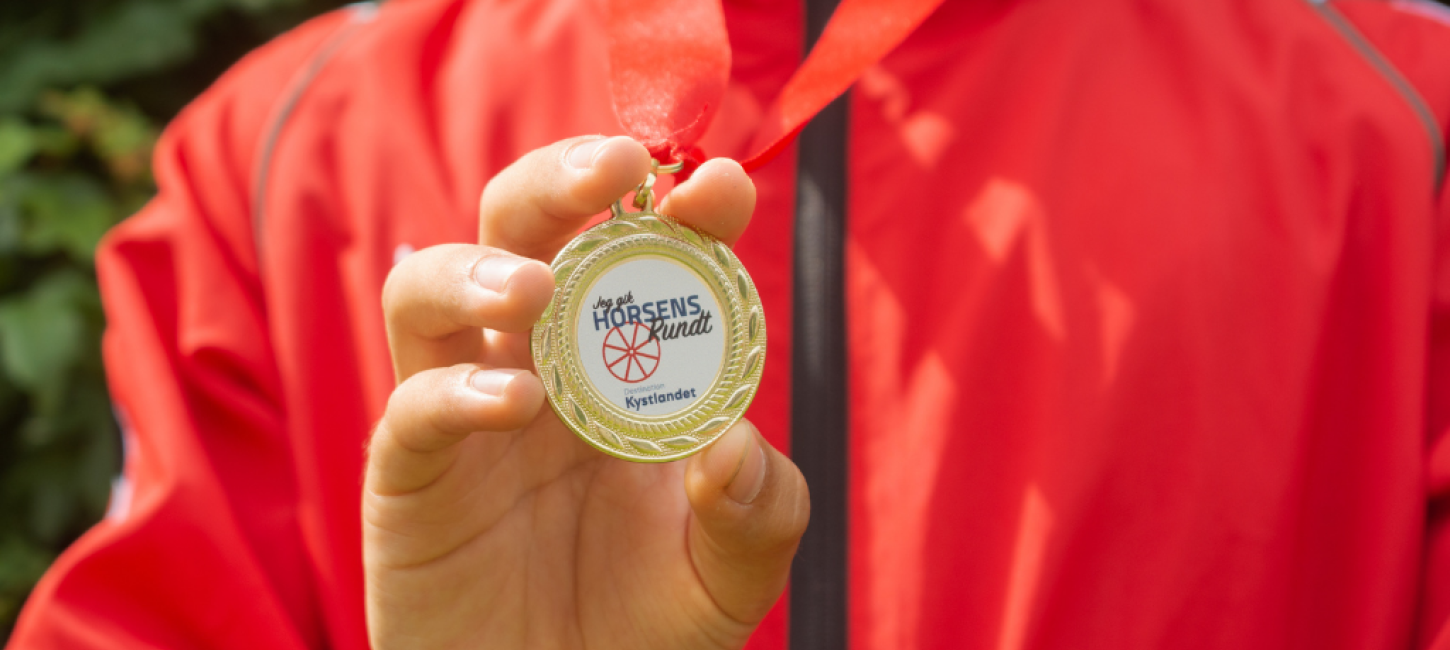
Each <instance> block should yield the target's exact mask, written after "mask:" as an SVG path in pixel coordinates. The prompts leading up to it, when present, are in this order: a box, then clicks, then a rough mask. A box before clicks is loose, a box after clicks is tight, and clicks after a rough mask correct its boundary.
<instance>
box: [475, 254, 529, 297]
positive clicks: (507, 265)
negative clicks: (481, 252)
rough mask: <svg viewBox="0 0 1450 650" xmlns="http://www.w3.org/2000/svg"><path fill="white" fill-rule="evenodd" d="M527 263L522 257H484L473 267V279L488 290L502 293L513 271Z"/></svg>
mask: <svg viewBox="0 0 1450 650" xmlns="http://www.w3.org/2000/svg"><path fill="white" fill-rule="evenodd" d="M528 263H529V260H527V259H524V258H522V257H508V256H503V255H500V256H495V257H486V258H484V259H482V260H479V262H478V266H475V267H473V280H474V281H475V282H477V283H478V284H479V285H480V286H482V287H483V288H485V289H488V290H489V291H492V292H494V293H503V288H504V287H505V286H506V285H508V282H509V278H510V277H512V276H513V274H514V271H517V270H519V267H521V266H523V265H525V264H528Z"/></svg>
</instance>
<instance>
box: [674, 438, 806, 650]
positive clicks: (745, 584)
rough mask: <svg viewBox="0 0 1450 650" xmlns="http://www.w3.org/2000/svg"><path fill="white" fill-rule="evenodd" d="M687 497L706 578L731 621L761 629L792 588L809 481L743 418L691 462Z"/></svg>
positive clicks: (693, 544) (694, 545)
mask: <svg viewBox="0 0 1450 650" xmlns="http://www.w3.org/2000/svg"><path fill="white" fill-rule="evenodd" d="M685 492H686V494H687V495H688V497H689V499H690V506H691V508H692V509H693V510H694V515H695V516H694V517H693V518H692V519H691V522H690V532H689V547H690V557H691V559H692V560H693V561H694V563H695V570H696V571H697V572H698V574H699V576H700V581H701V582H703V583H704V586H705V589H706V591H708V592H709V593H710V596H711V597H712V598H714V600H715V603H716V604H717V605H719V607H720V609H721V610H723V612H724V613H725V614H726V615H727V616H729V617H730V618H732V619H734V620H736V621H738V622H741V623H745V624H748V625H751V626H754V625H755V624H757V623H759V622H760V620H761V619H763V618H765V614H766V612H768V611H770V608H771V606H772V605H774V604H775V601H776V600H777V599H779V598H780V594H781V592H782V591H784V590H785V584H786V580H787V579H788V578H789V577H790V563H791V559H792V558H794V557H795V550H796V545H797V544H799V543H800V539H801V534H802V533H804V532H805V530H806V522H807V521H809V520H810V511H811V502H810V493H809V491H808V490H807V488H806V481H805V478H804V477H802V476H801V473H800V470H798V469H796V466H795V463H792V462H791V461H790V459H789V458H786V457H785V455H784V454H782V453H780V452H778V451H776V450H775V448H774V447H771V446H770V444H769V443H767V442H766V441H765V439H764V438H762V437H761V436H760V433H759V432H758V431H756V429H755V426H754V425H752V424H750V423H749V422H747V421H745V420H741V421H740V422H738V423H736V424H735V426H733V427H731V428H730V430H729V431H727V432H725V435H722V436H720V439H719V440H716V441H715V443H714V444H713V445H711V446H710V448H709V449H706V450H705V452H704V453H702V454H699V455H697V456H695V457H693V458H691V459H690V461H689V465H688V466H687V467H686V469H685Z"/></svg>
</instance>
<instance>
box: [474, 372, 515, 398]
mask: <svg viewBox="0 0 1450 650" xmlns="http://www.w3.org/2000/svg"><path fill="white" fill-rule="evenodd" d="M522 372H523V371H522V370H512V371H510V370H480V371H478V372H475V373H473V376H472V377H469V378H468V385H469V386H472V387H473V389H474V390H476V391H478V392H480V393H483V394H484V395H492V396H494V397H498V396H500V395H503V391H504V389H505V388H508V385H509V382H511V381H513V380H514V377H517V376H519V374H520V373H522Z"/></svg>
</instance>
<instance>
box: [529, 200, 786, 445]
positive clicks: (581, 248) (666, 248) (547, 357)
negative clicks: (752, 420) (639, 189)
mask: <svg viewBox="0 0 1450 650" xmlns="http://www.w3.org/2000/svg"><path fill="white" fill-rule="evenodd" d="M659 235H663V237H659ZM631 248H638V249H641V251H640V252H646V253H647V252H655V253H658V254H663V255H666V256H668V257H672V258H675V259H677V260H681V258H685V259H689V260H692V261H693V262H694V264H693V265H691V266H693V267H696V271H697V272H699V270H701V269H702V268H703V269H704V270H705V271H706V272H705V273H702V274H701V275H703V276H705V277H704V278H702V279H704V280H705V282H706V285H707V286H708V287H710V288H711V289H712V290H714V291H715V293H716V294H717V299H718V300H719V302H720V304H721V307H722V308H723V309H724V310H725V311H726V312H727V313H728V316H729V319H728V322H729V323H730V339H729V341H728V342H727V344H726V351H725V358H726V360H727V361H726V364H725V368H724V369H723V370H722V372H721V373H720V376H719V377H718V379H717V381H716V382H715V384H714V386H713V387H712V388H711V390H710V392H709V393H708V394H707V395H706V396H705V397H704V398H702V399H701V400H700V401H698V402H696V403H695V404H694V405H693V406H691V407H690V408H688V409H686V410H685V411H683V412H681V413H680V414H679V415H677V416H675V417H672V418H663V419H651V420H649V421H640V420H638V419H630V418H629V417H628V413H627V412H625V411H623V410H622V409H620V408H618V407H617V406H614V405H612V404H609V403H607V401H606V400H604V399H602V398H601V397H599V396H598V394H597V393H595V392H594V391H593V390H592V389H591V388H590V385H591V384H590V382H589V380H588V379H587V378H586V377H585V375H584V373H583V370H582V365H581V364H580V363H579V359H578V355H579V352H580V351H579V350H578V349H576V346H575V345H561V344H560V340H559V339H560V338H561V337H566V336H571V335H572V334H573V329H572V327H573V325H574V324H573V323H571V322H568V319H569V317H570V315H572V314H573V313H574V312H573V311H572V310H568V309H565V307H566V306H567V305H569V304H570V302H571V301H575V300H578V299H579V298H576V297H575V294H576V293H577V292H580V291H583V290H585V289H586V288H587V287H586V286H585V282H586V281H588V280H592V279H593V277H594V274H593V273H591V271H592V270H593V268H594V267H595V266H597V265H599V264H602V263H606V262H608V261H609V260H611V259H612V258H613V256H614V254H615V253H618V252H621V251H624V250H626V249H631ZM681 261H684V260H681ZM553 269H554V278H555V281H556V282H557V283H558V289H557V290H556V291H555V294H554V300H553V301H552V302H551V303H550V304H549V306H548V308H547V309H546V310H545V312H544V314H543V316H542V317H541V318H540V319H539V322H538V324H537V325H535V327H534V332H533V336H532V341H531V342H532V344H533V356H534V364H535V366H536V367H537V369H538V372H539V378H540V379H541V380H543V382H544V387H545V391H546V392H547V393H548V396H549V402H550V404H552V405H553V407H554V411H555V412H556V413H557V414H558V416H559V418H560V419H561V420H563V421H564V422H565V424H566V425H568V426H569V428H570V429H572V430H574V432H575V433H577V434H579V435H580V437H582V438H583V439H584V440H586V441H587V442H589V443H590V444H591V445H593V446H595V447H596V448H598V449H600V450H601V451H604V452H605V453H608V454H610V455H612V456H616V457H620V458H625V459H627V460H635V461H645V462H664V461H669V460H676V459H679V458H683V457H685V456H689V455H690V454H692V453H694V452H696V451H698V450H700V449H702V448H704V446H705V445H707V444H709V443H710V442H711V441H713V440H714V439H715V438H716V437H718V436H719V435H720V434H721V433H724V431H725V429H726V428H728V427H729V426H730V425H732V424H734V423H735V422H736V421H737V420H739V419H740V417H741V416H742V415H743V414H744V412H745V409H746V408H747V407H748V406H749V405H750V402H751V401H752V400H753V399H754V397H755V392H756V390H757V389H758V388H759V385H760V374H761V371H762V369H763V367H764V362H765V316H764V313H763V310H762V309H761V305H760V298H759V294H757V293H756V290H755V283H754V282H753V281H752V280H751V279H750V275H749V274H748V273H746V272H745V269H744V267H743V266H741V264H740V260H739V259H738V258H736V257H735V254H734V253H733V252H732V251H731V250H730V249H729V247H727V246H725V244H723V243H721V242H720V241H718V240H716V239H715V238H713V237H710V236H709V235H705V234H702V233H700V232H698V231H696V230H695V229H693V228H691V227H689V226H687V225H683V224H680V223H678V222H675V221H674V220H673V219H670V218H669V217H665V216H661V215H658V214H655V213H653V212H648V211H642V212H628V213H623V214H618V215H617V216H615V217H614V218H613V219H610V220H609V221H606V222H604V223H602V224H600V225H598V226H595V227H593V228H591V229H589V230H587V231H585V232H584V233H583V234H581V235H580V236H579V237H577V238H575V239H574V240H573V241H571V242H570V243H569V245H568V246H566V247H565V248H564V250H562V251H560V253H559V255H558V256H557V257H556V258H555V260H554V264H553ZM601 272H602V271H601ZM558 314H564V315H565V318H564V319H558V318H555V316H556V315H558ZM722 320H723V319H722Z"/></svg>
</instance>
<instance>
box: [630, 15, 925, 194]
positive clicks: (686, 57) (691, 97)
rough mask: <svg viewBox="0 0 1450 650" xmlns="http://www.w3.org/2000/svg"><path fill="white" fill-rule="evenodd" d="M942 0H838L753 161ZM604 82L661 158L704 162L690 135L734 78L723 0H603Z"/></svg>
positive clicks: (767, 154) (752, 164) (768, 117)
mask: <svg viewBox="0 0 1450 650" xmlns="http://www.w3.org/2000/svg"><path fill="white" fill-rule="evenodd" d="M941 3H942V0H841V4H840V5H839V6H837V8H836V13H835V14H834V15H833V16H831V21H830V22H829V23H827V24H826V28H825V30H824V31H822V33H821V37H820V39H819V40H817V41H816V45H815V47H814V48H812V49H811V52H810V54H809V55H808V56H807V57H806V60H805V62H804V63H802V64H801V67H800V68H799V69H797V70H796V71H795V74H794V75H792V76H791V78H790V80H789V81H787V82H786V85H785V88H784V89H782V90H781V93H780V96H779V97H777V98H776V100H775V102H774V103H773V104H772V105H771V108H770V109H769V110H768V111H767V112H766V114H765V118H764V119H763V120H762V121H761V124H760V131H758V132H757V133H756V137H755V140H754V142H753V143H752V146H751V150H752V151H755V152H756V153H754V154H752V155H751V156H749V157H748V158H746V159H745V160H744V161H742V164H743V165H744V166H745V168H746V169H747V170H754V169H757V168H759V167H760V166H761V165H764V164H765V163H767V162H769V161H770V160H771V159H772V158H774V157H775V155H776V154H777V153H780V151H781V150H782V149H784V148H785V147H786V146H787V145H789V144H790V142H791V141H792V140H793V139H795V136H796V134H798V133H800V130H801V128H802V127H804V126H805V124H806V122H808V121H809V120H810V119H811V117H813V116H815V114H816V113H818V112H820V110H821V109H822V108H825V107H826V104H829V103H831V100H833V99H835V98H836V97H838V96H840V95H841V93H844V92H846V89H848V88H850V87H851V84H853V83H855V82H856V78H857V77H860V76H861V73H862V72H864V71H865V70H866V68H868V67H870V66H871V65H872V64H874V63H876V62H877V61H879V60H881V58H882V57H884V56H886V54H887V53H888V52H890V51H891V50H892V49H895V48H896V46H897V45H900V44H901V42H902V41H903V40H906V37H907V35H909V34H911V32H912V31H913V30H915V29H916V28H917V26H918V25H920V24H921V23H922V21H924V20H926V17H927V16H930V15H931V13H932V11H935V10H936V8H937V6H939V5H940V4H941ZM606 8H607V12H606V13H607V16H608V19H607V28H608V29H609V65H610V71H609V86H610V91H611V92H612V94H613V96H614V114H615V115H616V116H617V117H618V118H619V123H620V124H621V125H622V126H623V127H624V129H625V131H626V132H628V133H629V135H630V136H632V137H634V138H635V139H636V140H639V141H640V142H643V143H644V145H645V147H647V148H648V149H649V150H650V153H651V154H652V155H653V156H654V157H655V159H656V160H659V161H660V162H662V163H669V162H675V161H684V162H685V171H686V172H689V171H691V170H693V168H694V167H695V166H696V165H698V164H699V163H700V162H703V159H704V154H703V153H702V152H701V151H700V150H699V148H698V147H695V146H694V145H695V142H696V141H697V140H698V139H699V138H700V136H701V135H702V134H703V133H704V132H705V129H706V128H707V127H708V126H709V125H710V119H711V118H713V117H714V115H715V111H716V109H718V108H719V107H720V98H721V97H722V96H723V95H724V94H725V85H726V84H727V83H729V79H730V39H729V36H728V35H727V33H726V31H725V14H724V11H723V10H722V9H721V7H720V0H606Z"/></svg>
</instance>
